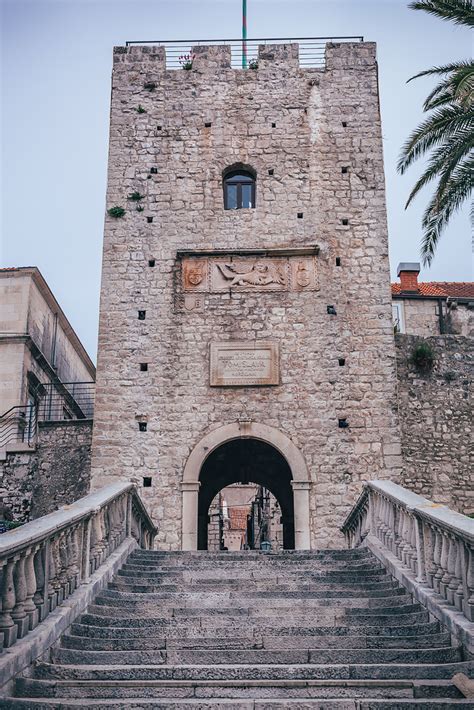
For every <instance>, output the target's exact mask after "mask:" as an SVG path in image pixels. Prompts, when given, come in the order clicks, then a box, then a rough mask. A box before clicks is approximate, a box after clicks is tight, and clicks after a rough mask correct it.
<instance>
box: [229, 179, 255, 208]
mask: <svg viewBox="0 0 474 710" xmlns="http://www.w3.org/2000/svg"><path fill="white" fill-rule="evenodd" d="M250 207H255V176H254V175H252V173H250V172H248V171H247V170H232V171H231V172H228V173H227V174H225V175H224V209H226V210H240V209H244V208H250Z"/></svg>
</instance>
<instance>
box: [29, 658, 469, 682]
mask: <svg viewBox="0 0 474 710" xmlns="http://www.w3.org/2000/svg"><path fill="white" fill-rule="evenodd" d="M473 671H474V663H473V662H466V661H465V662H459V663H435V664H431V663H426V664H423V663H421V664H418V663H386V664H380V663H373V664H348V663H346V664H304V663H301V664H294V665H290V664H283V665H279V664H258V665H252V664H250V663H249V664H232V665H226V664H217V665H208V666H206V665H201V664H199V665H178V666H176V665H168V664H161V665H155V664H153V665H144V664H140V665H126V666H124V665H110V664H107V665H98V664H96V665H85V664H84V665H59V664H54V663H44V662H39V663H37V664H36V666H35V668H34V677H35V678H43V679H49V680H54V679H58V680H71V681H72V680H90V681H96V682H98V681H100V682H102V681H104V680H122V681H125V680H236V679H239V680H242V679H252V680H286V679H301V680H314V679H333V680H336V679H337V680H356V679H358V680H365V679H393V678H395V679H409V680H414V679H418V680H422V679H430V680H438V679H440V680H449V679H451V678H452V677H453V675H454V674H455V673H465V674H466V675H468V676H469V675H470V674H471V673H472V672H473Z"/></svg>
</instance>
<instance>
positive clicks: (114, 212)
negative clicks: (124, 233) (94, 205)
mask: <svg viewBox="0 0 474 710" xmlns="http://www.w3.org/2000/svg"><path fill="white" fill-rule="evenodd" d="M107 213H108V214H109V215H110V216H111V217H115V218H118V217H123V216H124V214H125V210H124V208H123V207H111V208H110V209H109V210H107Z"/></svg>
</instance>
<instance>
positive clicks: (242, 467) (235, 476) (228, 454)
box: [198, 438, 295, 550]
mask: <svg viewBox="0 0 474 710" xmlns="http://www.w3.org/2000/svg"><path fill="white" fill-rule="evenodd" d="M292 478H293V477H292V473H291V469H290V467H289V465H288V462H287V461H286V459H285V458H284V456H282V454H281V453H280V452H279V451H277V449H275V448H274V447H273V446H271V445H270V444H268V443H267V442H265V441H261V440H258V439H251V438H248V439H247V438H246V439H235V440H232V441H227V442H226V443H224V444H221V445H220V446H218V447H217V448H216V449H214V451H212V453H211V454H210V455H209V456H208V457H207V459H206V460H205V461H204V463H203V465H202V468H201V471H200V475H199V482H200V486H199V498H198V549H199V550H207V549H208V527H209V508H210V506H211V503H212V501H213V499H214V498H215V496H216V495H217V494H218V493H219V491H222V489H224V488H226V487H227V486H229V485H231V484H237V483H241V484H249V483H253V484H256V486H257V487H261V488H262V489H264V490H265V491H269V492H270V493H271V494H272V496H273V497H274V498H275V499H276V501H277V502H278V505H279V506H280V509H281V524H282V527H283V534H282V538H283V547H284V548H285V549H287V550H292V549H294V547H295V521H294V502H293V489H292V486H291V481H292Z"/></svg>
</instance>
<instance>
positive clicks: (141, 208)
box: [137, 205, 145, 212]
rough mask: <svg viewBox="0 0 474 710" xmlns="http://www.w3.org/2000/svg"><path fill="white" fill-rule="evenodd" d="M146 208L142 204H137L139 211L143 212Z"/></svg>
mask: <svg viewBox="0 0 474 710" xmlns="http://www.w3.org/2000/svg"><path fill="white" fill-rule="evenodd" d="M144 209H145V208H144V207H142V206H141V205H137V212H143V210H144Z"/></svg>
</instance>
